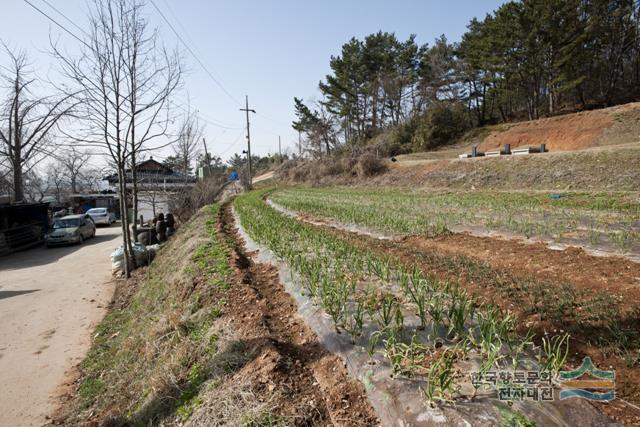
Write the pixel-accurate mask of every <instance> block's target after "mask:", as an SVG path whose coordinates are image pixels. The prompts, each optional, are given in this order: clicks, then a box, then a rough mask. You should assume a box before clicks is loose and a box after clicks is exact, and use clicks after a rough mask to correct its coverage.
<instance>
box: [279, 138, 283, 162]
mask: <svg viewBox="0 0 640 427" xmlns="http://www.w3.org/2000/svg"><path fill="white" fill-rule="evenodd" d="M278 156H279V157H278V158H279V159H280V163H282V142H281V141H280V135H278Z"/></svg>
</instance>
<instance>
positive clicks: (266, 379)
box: [220, 206, 379, 426]
mask: <svg viewBox="0 0 640 427" xmlns="http://www.w3.org/2000/svg"><path fill="white" fill-rule="evenodd" d="M220 223H221V224H222V227H221V233H223V235H224V236H225V237H231V238H232V239H233V241H234V242H235V247H234V250H233V265H234V268H235V271H236V276H237V278H238V280H237V282H238V285H237V286H235V287H234V289H233V291H232V292H230V293H229V295H228V298H229V300H228V305H229V307H230V308H229V309H228V310H226V312H227V313H229V315H230V316H231V318H232V321H233V323H234V325H235V326H236V328H237V332H238V333H239V335H240V336H242V337H244V338H245V339H247V340H249V341H250V342H252V343H253V345H254V346H255V351H256V352H258V353H260V354H261V356H259V357H257V358H256V359H255V361H254V362H253V363H252V364H251V365H250V366H247V367H245V369H244V370H243V372H244V374H246V375H250V376H251V377H255V378H258V380H259V381H260V382H262V383H265V384H267V388H268V389H273V388H275V387H285V389H287V390H290V391H291V392H290V393H288V395H289V398H288V399H287V400H285V401H282V402H279V406H280V407H281V408H282V412H283V415H286V416H287V418H288V419H293V420H296V422H295V424H296V425H335V426H375V425H379V422H378V420H377V416H376V415H375V413H374V411H373V408H372V407H371V405H370V404H369V401H368V400H367V397H366V392H365V390H364V387H363V386H362V384H361V383H359V382H358V381H356V380H354V379H351V378H349V376H348V373H347V370H346V367H345V366H344V363H343V362H342V360H341V359H339V358H338V357H337V356H335V355H333V354H331V353H329V352H328V351H327V350H326V349H325V348H324V347H323V346H322V345H321V344H320V343H319V342H318V339H317V337H316V336H315V334H314V333H313V332H312V331H311V330H310V329H309V328H308V327H307V326H306V324H305V323H304V321H303V320H302V319H301V318H300V317H298V315H297V308H296V305H295V302H294V300H293V299H292V297H291V296H290V295H289V294H288V293H287V292H286V291H285V290H284V287H283V286H282V284H281V283H280V281H279V278H278V272H277V269H276V268H275V267H273V266H271V265H266V264H260V263H254V262H253V261H252V260H251V259H250V258H249V257H248V256H247V255H245V254H244V252H243V249H242V242H241V239H240V237H239V236H238V235H237V232H236V230H235V229H234V228H233V219H232V216H231V215H230V210H229V207H228V206H227V207H226V208H225V209H224V210H223V211H222V216H221V221H220ZM248 255H250V254H248ZM310 414H317V417H315V418H313V419H308V417H309V415H310ZM298 420H304V421H303V422H297V421H298Z"/></svg>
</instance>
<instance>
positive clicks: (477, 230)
mask: <svg viewBox="0 0 640 427" xmlns="http://www.w3.org/2000/svg"><path fill="white" fill-rule="evenodd" d="M266 201H267V204H268V205H269V206H271V207H272V208H273V209H275V210H277V211H278V212H280V213H282V214H284V215H287V216H289V217H291V218H296V219H299V220H303V221H305V222H307V223H309V224H314V225H328V226H330V227H334V228H337V229H338V230H343V231H350V232H353V233H358V234H363V235H365V236H370V237H374V238H376V239H382V240H397V239H401V238H402V237H403V236H401V235H394V234H385V233H380V232H377V231H372V230H371V229H369V228H366V227H362V226H359V225H356V224H345V223H342V222H339V221H335V220H330V219H324V218H323V219H322V221H313V220H310V219H308V218H304V217H303V216H302V213H301V212H296V211H292V210H290V209H287V208H285V207H283V206H280V205H279V204H277V203H275V202H274V201H273V200H271V199H270V198H267V199H266ZM448 228H449V231H451V232H452V233H468V234H470V235H472V236H476V237H491V238H497V239H505V240H517V241H519V242H522V243H525V244H535V243H543V244H545V245H546V246H547V247H548V248H549V249H552V250H555V251H562V250H565V249H568V248H572V247H579V248H581V249H582V250H583V251H584V252H585V253H587V254H589V255H592V256H598V257H608V256H617V257H621V258H625V259H628V260H630V261H633V262H639V263H640V255H636V254H629V253H621V252H619V251H616V250H614V249H612V248H596V247H593V246H591V245H589V243H588V242H586V241H584V240H581V239H572V241H571V242H569V243H561V242H556V241H554V240H553V239H548V238H543V237H536V236H532V237H529V238H526V237H524V236H522V235H520V234H516V233H510V232H507V231H496V230H491V229H488V228H486V227H480V226H469V225H453V226H449V227H448Z"/></svg>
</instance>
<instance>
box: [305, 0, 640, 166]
mask: <svg viewBox="0 0 640 427" xmlns="http://www.w3.org/2000/svg"><path fill="white" fill-rule="evenodd" d="M467 28H468V30H467V32H466V33H465V34H464V35H463V36H462V39H461V40H460V41H459V42H456V43H451V42H449V41H448V40H447V38H446V37H445V36H444V35H443V36H441V37H440V38H438V39H436V40H435V42H434V43H433V45H431V46H429V45H427V44H425V45H419V44H418V43H417V42H416V37H415V35H412V36H410V37H409V38H408V39H407V40H405V41H402V40H398V38H397V37H396V36H395V34H393V33H387V32H378V33H375V34H371V35H369V36H366V37H365V38H364V39H363V40H359V39H356V38H352V39H351V40H349V41H348V42H347V43H345V44H344V45H343V46H342V51H341V53H340V54H339V55H337V56H332V57H331V59H330V68H331V73H330V74H329V75H327V76H326V77H325V79H324V80H322V81H321V82H320V84H319V90H320V93H321V96H322V97H321V99H320V100H319V101H316V102H314V103H313V104H309V105H308V104H305V102H304V101H303V100H301V99H298V98H295V99H294V107H295V113H296V116H297V120H296V121H294V122H293V128H294V129H295V130H297V131H299V132H300V133H301V134H302V135H304V141H305V144H306V149H307V151H308V152H309V153H310V154H311V155H314V156H318V155H322V154H324V153H330V152H332V151H334V150H335V149H337V148H340V147H345V146H346V147H354V146H359V145H360V144H361V143H362V142H363V141H367V140H369V139H371V138H373V137H375V136H376V135H378V134H380V133H381V131H383V130H385V129H388V128H390V127H393V128H395V130H396V131H395V133H394V137H393V141H392V142H391V147H387V148H389V149H390V150H391V151H398V150H400V151H403V150H404V151H411V150H424V149H429V148H433V147H436V146H439V145H443V144H446V143H448V142H450V141H452V140H454V139H455V138H456V137H458V136H460V135H461V134H462V133H463V132H465V131H466V130H468V129H470V128H473V127H478V126H484V125H487V124H493V123H500V122H510V121H515V120H533V119H538V118H540V117H544V116H549V115H555V114H561V113H565V112H573V111H577V110H583V109H589V108H597V107H605V106H611V105H615V104H619V103H624V102H629V101H632V100H637V99H638V98H639V97H640V6H639V3H638V2H637V1H635V0H521V1H510V2H508V3H505V4H504V5H502V6H501V7H500V8H498V9H497V10H496V11H494V12H493V13H490V14H487V16H486V17H485V18H484V19H482V20H480V19H473V20H472V21H471V22H470V23H469V24H468V27H467Z"/></svg>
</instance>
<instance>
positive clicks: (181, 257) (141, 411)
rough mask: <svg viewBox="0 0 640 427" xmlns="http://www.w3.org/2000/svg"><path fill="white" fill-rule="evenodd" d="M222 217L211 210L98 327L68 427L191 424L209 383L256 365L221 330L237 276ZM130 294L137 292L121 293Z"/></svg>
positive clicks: (180, 236) (69, 410) (179, 238)
mask: <svg viewBox="0 0 640 427" xmlns="http://www.w3.org/2000/svg"><path fill="white" fill-rule="evenodd" d="M218 212H219V207H218V206H217V205H213V206H209V207H206V208H203V209H202V210H201V211H200V212H199V213H198V214H197V215H196V216H195V217H194V218H193V219H192V221H190V222H189V223H187V224H185V225H184V226H183V227H182V229H181V230H179V232H178V233H177V235H176V236H174V237H173V238H172V239H171V240H170V241H169V243H168V244H167V246H166V247H164V248H163V250H162V251H161V252H160V254H159V255H158V257H157V258H156V260H154V262H153V263H152V265H151V266H150V267H149V268H148V270H147V271H146V272H145V273H146V274H139V275H138V276H137V277H136V278H135V279H134V280H138V281H139V282H138V285H137V286H138V288H137V290H136V291H135V292H133V293H132V294H131V295H130V296H129V297H128V298H127V300H126V301H121V302H120V303H119V305H116V307H115V308H114V309H112V311H111V312H110V313H108V314H107V316H106V317H105V318H104V320H103V321H102V322H101V323H100V325H98V327H97V328H96V334H95V339H94V342H93V345H92V348H91V350H90V351H89V354H88V355H87V358H86V359H85V360H84V362H83V363H82V365H81V369H82V377H83V378H82V380H81V385H80V388H79V392H78V394H77V396H75V398H74V399H73V400H72V401H71V402H70V403H69V405H68V406H67V408H65V416H66V420H65V422H66V423H69V424H83V423H84V422H85V420H86V417H87V416H88V415H89V414H93V416H97V417H98V418H100V417H108V418H109V419H111V420H112V421H114V422H116V423H120V424H133V425H148V424H157V423H159V422H161V421H163V420H171V419H178V420H183V421H184V420H186V419H188V418H189V417H190V416H191V414H192V413H193V412H194V410H196V408H197V407H198V406H199V404H200V403H201V402H202V399H201V396H200V393H201V391H202V389H203V387H204V384H205V383H208V382H212V381H221V380H223V379H224V378H225V377H226V376H227V375H228V374H229V373H231V372H233V371H234V369H237V368H238V367H239V366H241V365H242V363H245V362H246V360H248V359H247V357H248V355H246V354H245V353H246V351H245V350H244V348H243V347H242V346H240V347H238V345H237V344H234V345H233V346H232V350H231V351H229V349H228V348H227V347H228V346H226V344H225V343H226V341H227V338H226V335H228V331H226V330H225V327H224V324H223V323H219V322H220V319H221V317H222V316H223V314H224V307H225V298H224V292H225V291H226V290H228V289H229V287H230V284H231V277H232V269H231V267H230V265H229V262H228V253H227V250H226V248H225V245H224V242H222V241H220V239H219V237H218V234H217V230H216V220H217V218H218ZM126 286H134V285H133V284H132V283H121V284H120V285H119V287H120V288H121V287H126ZM223 346H226V347H224V348H223ZM238 361H240V362H241V363H240V362H238Z"/></svg>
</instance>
